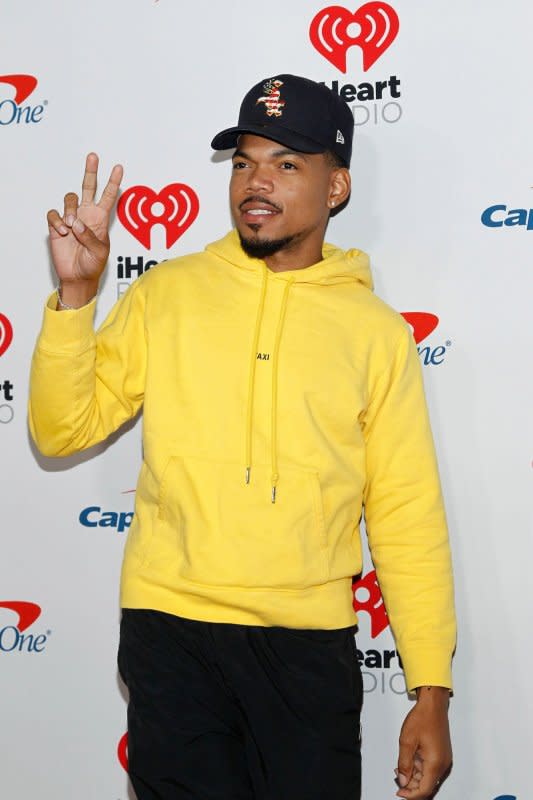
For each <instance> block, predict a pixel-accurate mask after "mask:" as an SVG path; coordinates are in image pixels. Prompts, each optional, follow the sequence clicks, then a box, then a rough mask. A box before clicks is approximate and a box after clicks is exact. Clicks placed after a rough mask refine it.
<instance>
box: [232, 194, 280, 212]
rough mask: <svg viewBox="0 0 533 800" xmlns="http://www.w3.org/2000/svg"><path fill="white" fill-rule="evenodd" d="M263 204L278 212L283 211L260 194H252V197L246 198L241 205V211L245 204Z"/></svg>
mask: <svg viewBox="0 0 533 800" xmlns="http://www.w3.org/2000/svg"><path fill="white" fill-rule="evenodd" d="M250 202H253V203H263V204H264V205H266V206H271V207H272V208H274V209H275V210H276V211H281V208H280V207H279V206H277V205H276V204H275V203H273V202H272V201H271V200H267V199H266V197H262V196H261V195H260V194H252V195H250V197H246V198H245V199H244V200H243V201H242V203H240V204H239V211H242V207H243V206H244V204H245V203H250Z"/></svg>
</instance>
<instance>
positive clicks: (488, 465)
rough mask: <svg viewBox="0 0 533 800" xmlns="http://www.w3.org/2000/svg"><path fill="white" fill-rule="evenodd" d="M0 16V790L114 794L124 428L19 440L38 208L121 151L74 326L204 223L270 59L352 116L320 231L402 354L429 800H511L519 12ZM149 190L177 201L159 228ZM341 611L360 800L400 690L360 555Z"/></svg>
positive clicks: (532, 198) (525, 763)
mask: <svg viewBox="0 0 533 800" xmlns="http://www.w3.org/2000/svg"><path fill="white" fill-rule="evenodd" d="M0 15H1V19H0V46H1V49H0V53H1V56H0V61H1V65H0V175H1V187H2V192H1V196H0V224H1V226H2V236H1V239H0V241H1V269H2V272H1V282H0V458H1V463H2V480H1V495H2V497H1V506H0V519H1V547H0V676H1V692H0V694H1V699H0V707H1V712H0V739H1V746H0V753H1V756H0V784H1V794H2V797H6V798H14V799H15V798H16V799H17V800H30V799H31V798H39V800H58V798H67V797H68V798H76V799H78V798H79V800H126V799H127V798H132V797H133V794H132V791H131V789H130V788H129V787H128V781H127V774H126V770H127V738H126V735H125V731H126V692H125V689H124V687H123V686H122V684H121V682H120V679H119V677H118V675H117V669H116V661H115V658H116V647H117V640H118V623H119V616H120V611H119V607H118V579H119V570H120V564H121V557H122V551H123V547H124V541H125V538H126V536H127V533H128V528H129V526H130V523H131V519H132V509H133V497H134V495H133V491H132V490H133V487H134V486H135V483H136V479H137V472H138V469H139V466H140V459H141V452H140V441H141V425H142V423H141V421H137V422H136V423H135V424H132V425H130V426H128V427H127V429H126V430H122V431H120V432H119V433H118V434H117V435H114V436H113V437H112V441H111V442H107V443H106V444H105V445H103V446H101V447H98V448H95V449H93V450H91V451H89V452H87V453H84V454H81V455H79V456H76V457H71V458H68V459H65V460H60V459H58V460H54V459H47V458H43V457H42V456H40V455H39V453H38V452H37V451H36V449H35V448H34V446H33V445H32V442H31V440H30V438H29V436H28V432H27V423H26V401H27V391H28V374H29V364H30V359H31V353H32V349H33V345H34V342H35V337H36V335H37V332H38V329H39V326H40V322H41V317H42V307H43V302H44V299H45V298H46V296H47V295H48V293H49V292H50V291H51V288H52V287H53V286H54V275H53V270H52V268H51V265H50V261H49V257H48V252H47V243H46V235H47V227H46V218H45V215H46V211H47V210H48V209H49V208H51V207H57V208H61V206H62V199H63V195H64V194H65V192H67V191H79V188H80V181H81V176H82V171H83V165H84V158H85V155H86V153H87V152H90V151H91V150H95V151H96V152H97V153H98V154H99V155H100V157H101V172H102V179H103V178H104V176H105V177H106V178H107V175H108V173H109V170H110V168H111V166H112V165H113V164H114V163H116V162H120V163H123V164H124V167H125V179H124V183H123V198H126V197H127V194H128V192H129V191H130V190H131V188H132V187H142V188H140V189H139V188H138V189H137V190H136V192H135V194H134V197H133V198H132V200H133V204H135V203H138V202H139V200H140V199H141V198H144V200H145V203H144V206H145V207H146V208H147V209H149V213H148V214H147V215H145V219H144V220H143V219H140V218H136V216H135V213H136V208H135V207H132V204H131V203H129V204H127V203H125V202H124V200H123V201H122V202H121V205H120V207H119V211H118V213H117V215H116V218H115V219H114V222H113V226H112V231H111V239H112V246H111V255H110V259H109V265H108V269H107V272H106V277H105V281H104V283H103V286H102V291H101V295H100V298H99V300H98V317H97V322H101V321H102V319H103V318H104V316H105V315H106V314H107V312H108V311H109V309H110V308H111V306H112V304H113V303H114V302H115V300H116V299H117V297H118V296H120V294H121V293H123V292H124V291H125V290H126V289H127V287H128V286H129V285H130V283H131V282H132V281H133V280H135V278H136V277H137V276H138V275H140V274H141V273H142V272H144V271H145V270H147V269H151V268H154V267H155V265H156V263H157V262H158V261H161V260H162V259H167V258H171V257H172V256H175V255H181V254H184V253H187V252H191V251H195V250H198V249H202V248H203V247H204V246H205V244H206V243H208V242H210V241H213V240H214V239H216V238H219V237H220V236H222V235H223V234H224V233H225V232H226V231H227V230H228V229H229V227H230V225H231V220H230V217H229V211H228V200H227V185H228V180H229V175H230V168H229V160H228V154H227V153H223V154H220V153H219V154H213V153H212V151H211V149H210V140H211V137H212V136H213V134H214V133H216V132H217V131H218V130H220V129H221V128H222V127H226V126H228V125H231V124H234V122H235V121H236V118H237V111H238V106H239V104H240V101H241V99H242V97H243V95H244V93H245V92H246V91H247V90H248V88H250V87H251V86H252V85H253V84H254V83H256V82H257V81H258V80H260V79H261V78H263V77H266V76H269V75H272V74H275V73H279V72H293V73H296V74H301V75H306V76H308V77H310V78H313V79H315V80H319V81H324V82H325V83H326V84H327V85H328V86H330V87H331V88H332V89H333V90H334V91H335V92H338V93H339V94H341V95H342V97H344V98H345V100H346V101H347V102H348V103H349V105H350V108H351V109H352V111H353V116H354V120H355V132H356V141H355V154H354V159H353V166H352V174H353V194H352V198H351V201H350V204H349V206H348V207H347V209H345V210H344V211H343V212H342V213H341V214H339V215H338V216H337V217H336V218H335V219H334V220H332V222H331V224H330V228H329V230H328V236H327V238H328V240H330V241H333V242H335V243H338V244H339V245H341V246H344V247H352V246H357V247H359V248H361V249H363V250H366V251H367V252H368V253H369V254H370V256H371V259H372V265H373V273H374V278H375V283H376V291H377V293H378V294H379V295H380V296H381V297H382V298H384V299H385V300H386V301H387V302H388V303H390V304H391V305H392V306H393V307H395V308H396V309H397V310H399V311H401V312H403V313H405V314H406V317H407V318H408V319H409V321H410V322H411V324H412V326H413V330H414V335H415V337H416V340H417V343H418V349H419V353H420V359H421V361H422V364H423V369H424V378H425V382H426V388H427V394H428V400H429V404H430V411H431V415H432V421H433V427H434V433H435V438H436V443H437V448H438V453H439V458H440V466H441V472H442V481H443V486H444V491H445V497H446V502H447V509H448V518H449V523H450V534H451V539H452V544H453V552H454V565H455V576H456V585H457V607H458V615H459V641H458V649H457V654H456V657H455V697H454V698H453V700H452V705H451V722H452V729H453V740H454V754H455V758H454V767H453V771H452V773H451V776H450V778H449V779H448V781H447V782H446V783H445V784H444V785H443V787H442V789H441V791H440V793H439V798H440V797H442V800H466V799H468V800H528V798H530V797H531V796H532V791H533V790H532V789H531V781H532V779H531V773H530V764H529V762H530V753H531V746H532V745H533V737H532V732H531V713H532V708H531V696H532V691H531V680H532V679H531V659H532V657H533V646H532V644H531V633H530V627H531V591H530V586H531V578H530V570H531V564H532V563H533V558H532V555H533V554H532V544H531V542H532V536H531V534H532V528H531V516H530V503H529V502H528V501H529V498H530V496H531V484H532V479H533V470H532V458H533V436H532V429H531V423H530V419H531V392H530V389H531V377H530V376H531V364H532V358H531V354H532V352H533V350H532V348H533V341H532V335H531V308H532V293H531V290H532V280H531V262H532V259H531V252H532V244H533V210H532V206H533V184H532V181H533V158H532V155H531V128H532V123H533V115H532V110H531V108H532V107H531V86H530V84H531V74H532V72H533V55H532V50H531V29H532V25H533V7H532V6H531V3H530V2H528V0H515V2H513V3H511V4H508V5H507V6H505V7H504V6H503V5H502V4H501V3H500V2H496V0H488V2H484V3H481V2H477V0H446V2H444V0H432V2H431V3H429V2H426V3H421V2H416V0H391V4H387V3H383V2H369V3H365V4H363V5H361V6H360V7H357V4H347V5H344V4H343V5H335V6H328V5H327V3H320V2H311V1H310V0H291V2H290V3H288V2H286V0H283V1H282V0H270V2H269V3H267V4H264V3H263V4H259V5H258V4H249V3H245V2H241V0H236V2H234V3H230V4H227V3H226V4H216V3H212V2H207V0H197V1H196V2H192V3H185V2H180V1H179V0H115V2H113V3H110V2H108V1H107V0H92V2H91V3H89V4H87V3H85V4H79V3H75V2H69V3H67V2H66V0H48V2H46V3H37V2H35V3H9V2H7V0H3V1H2V2H1V3H0ZM174 184H181V191H182V193H183V194H182V197H183V196H184V195H187V196H188V197H189V199H192V206H191V207H192V208H194V206H195V198H196V199H197V200H198V203H199V213H198V214H197V216H196V217H195V216H194V214H192V213H190V214H189V215H188V216H187V217H186V216H185V212H184V213H183V216H182V217H181V216H180V218H179V219H171V218H170V216H169V214H168V205H169V204H168V202H165V197H168V195H169V194H172V192H175V191H177V189H176V188H175V187H174V188H172V187H173V185H174ZM168 187H171V188H170V189H169V188H168ZM180 208H183V209H185V208H186V204H185V203H182V204H181V205H180ZM180 213H181V212H180ZM57 390H58V391H60V388H59V387H58V389H57ZM354 602H355V605H356V607H357V608H359V610H360V631H359V635H358V640H357V641H358V648H359V650H360V653H359V655H360V660H361V665H362V669H363V672H364V686H365V704H364V740H363V756H364V798H365V800H379V798H383V797H392V796H393V795H394V791H395V786H394V784H393V768H394V766H395V764H396V756H397V737H398V733H399V728H400V725H401V721H402V719H403V717H404V715H405V714H406V712H407V711H408V709H409V708H410V701H409V699H408V698H407V697H406V694H405V682H404V679H403V673H402V670H401V666H400V664H399V660H398V656H397V653H396V649H395V644H394V641H393V638H392V635H391V633H390V629H389V627H388V623H387V617H386V614H385V612H384V609H383V606H382V600H381V595H380V592H379V587H378V586H377V584H376V581H375V576H374V573H373V567H372V564H371V561H370V559H369V558H368V556H367V559H366V566H365V571H364V573H363V576H362V578H361V581H360V582H359V583H358V584H356V585H355V588H354ZM206 768H209V765H206ZM302 800H303V799H302Z"/></svg>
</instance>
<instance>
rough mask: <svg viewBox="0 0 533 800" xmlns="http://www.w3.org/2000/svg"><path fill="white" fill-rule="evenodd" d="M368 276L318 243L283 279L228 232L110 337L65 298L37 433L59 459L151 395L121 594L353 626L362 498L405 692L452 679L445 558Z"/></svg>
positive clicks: (47, 328)
mask: <svg viewBox="0 0 533 800" xmlns="http://www.w3.org/2000/svg"><path fill="white" fill-rule="evenodd" d="M371 288H372V281H371V277H370V270H369V266H368V259H367V257H366V255H365V254H364V253H362V252H360V251H358V250H348V251H342V250H340V249H338V248H336V247H334V246H332V245H328V244H325V245H324V248H323V260H322V261H320V262H319V263H317V264H314V265H312V266H310V267H307V268H305V269H301V270H291V271H287V272H282V273H273V272H270V271H269V270H268V269H267V268H266V266H265V264H264V262H262V261H259V260H257V259H253V258H249V257H248V256H247V255H246V254H245V253H244V252H243V251H242V249H241V247H240V244H239V240H238V237H237V234H236V232H235V231H232V232H231V233H229V234H228V235H227V236H226V237H224V239H222V240H220V241H219V242H215V243H214V244H212V245H209V246H208V247H207V248H206V250H205V251H204V252H202V253H197V254H194V255H190V256H185V257H182V258H177V259H174V260H170V261H167V262H164V263H162V264H160V265H158V266H157V267H155V268H153V269H152V270H150V272H148V273H145V274H144V275H143V276H142V277H141V278H139V279H138V280H137V281H135V283H134V284H133V285H132V287H131V288H130V289H129V290H128V292H127V293H126V294H125V295H124V296H123V297H121V299H120V300H119V301H118V302H117V303H116V305H115V306H114V308H113V309H112V310H111V312H110V314H109V315H108V317H107V319H106V321H105V322H104V324H103V325H102V326H101V327H100V329H99V331H98V333H97V334H95V333H94V330H93V317H94V309H95V303H94V302H92V303H90V304H89V305H87V306H85V307H84V308H82V309H79V310H76V311H61V312H58V311H55V304H54V300H53V298H50V300H49V302H48V304H47V306H46V308H45V312H44V321H43V327H42V330H41V333H40V336H39V340H38V342H37V346H36V349H35V353H34V357H33V362H32V371H31V391H30V401H29V424H30V429H31V432H32V435H33V437H34V439H35V442H36V444H37V446H38V447H39V449H40V450H41V451H42V452H43V453H44V454H46V455H52V456H66V455H68V454H69V453H73V452H76V451H78V450H82V449H84V448H87V447H90V446H91V445H93V444H95V443H96V442H99V441H101V440H103V439H105V438H106V437H107V436H108V435H109V434H110V433H111V432H112V431H114V430H116V429H117V428H118V427H119V426H120V425H121V424H122V423H123V422H125V421H126V420H128V419H130V418H131V417H133V416H134V415H135V414H136V413H137V412H138V411H139V410H140V409H141V407H142V408H143V463H142V467H141V470H140V474H139V479H138V484H137V491H136V498H135V515H134V519H133V522H132V526H131V529H130V532H129V535H128V541H127V544H126V551H125V556H124V564H123V570H122V581H121V602H122V605H123V607H130V608H154V609H159V610H162V611H166V612H168V613H174V614H178V615H181V616H184V617H189V618H191V619H200V620H211V621H214V622H233V623H241V624H251V625H267V626H270V625H282V626H286V627H295V628H322V629H333V628H342V627H346V626H348V625H352V624H353V623H354V622H355V621H356V616H355V613H354V610H353V603H352V599H353V598H352V592H351V582H352V576H353V575H355V574H357V573H358V572H359V571H360V569H361V544H360V537H359V524H360V520H361V514H362V507H363V503H364V506H365V508H364V513H365V520H366V528H367V534H368V539H369V544H370V548H371V553H372V558H373V560H374V563H375V566H376V569H377V573H378V578H379V581H380V585H381V589H382V592H383V595H384V599H385V603H386V606H387V609H388V613H389V618H390V621H391V626H392V629H393V631H394V634H395V637H396V642H397V646H398V650H399V652H400V654H401V657H402V660H403V664H404V668H405V671H406V676H407V682H408V686H409V688H413V687H415V686H417V685H422V684H435V685H441V686H448V687H451V677H450V661H451V653H452V650H453V646H454V641H455V622H454V611H453V590H452V578H451V564H450V554H449V548H448V537H447V530H446V520H445V514H444V510H443V505H442V497H441V490H440V485H439V477H438V472H437V466H436V461H435V454H434V448H433V443H432V437H431V431H430V427H429V421H428V415H427V410H426V404H425V400H424V394H423V383H422V375H421V369H420V364H419V359H418V354H417V351H416V346H415V344H414V340H413V337H412V335H411V332H410V330H409V328H408V326H407V325H406V323H405V322H404V320H403V318H402V317H401V315H399V314H397V313H396V312H394V311H393V310H392V309H390V308H389V307H388V306H387V305H386V304H385V303H383V302H382V301H381V300H379V299H378V298H376V297H375V296H374V295H373V293H372V291H371ZM250 349H251V352H252V358H251V359H250ZM274 490H275V491H274ZM273 500H275V502H272V501H273Z"/></svg>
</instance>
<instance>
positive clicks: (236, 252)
mask: <svg viewBox="0 0 533 800" xmlns="http://www.w3.org/2000/svg"><path fill="white" fill-rule="evenodd" d="M206 250H207V251H208V252H211V253H215V254H216V255H217V256H219V257H220V258H223V259H224V260H225V261H228V262H229V263H230V264H232V265H233V266H235V267H238V268H240V269H246V270H251V271H254V272H257V273H259V274H260V273H261V272H262V270H263V268H264V263H265V262H264V261H263V260H261V259H259V258H251V257H250V256H249V255H247V254H246V253H245V252H244V250H243V249H242V247H241V243H240V239H239V234H238V232H237V230H236V229H235V228H234V229H233V230H232V231H230V232H229V233H228V234H226V236H224V237H223V238H222V239H219V240H218V241H216V242H213V243H212V244H209V245H208V246H207V247H206ZM322 256H323V258H322V261H318V262H317V263H316V264H311V266H309V267H303V268H302V269H291V270H286V271H284V272H273V273H272V275H273V276H275V277H276V278H279V279H281V280H285V281H287V280H289V279H290V280H291V282H293V283H312V284H322V285H331V284H336V283H351V282H354V281H355V282H357V283H361V284H362V285H363V286H366V287H367V288H368V289H373V288H374V285H373V282H372V275H371V272H370V262H369V258H368V256H367V254H366V253H364V252H363V251H362V250H358V249H356V248H351V249H349V250H343V249H342V248H340V247H336V246H335V245H333V244H328V243H327V242H324V244H323V246H322Z"/></svg>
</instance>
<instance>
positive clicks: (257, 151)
mask: <svg viewBox="0 0 533 800" xmlns="http://www.w3.org/2000/svg"><path fill="white" fill-rule="evenodd" d="M334 172H335V171H334V170H333V169H332V166H331V164H330V162H329V160H328V159H327V158H326V156H325V155H324V154H323V153H318V154H315V153H313V154H309V153H300V152H297V151H295V150H291V149H290V148H287V147H286V146H285V145H282V144H278V143H277V142H273V141H272V140H270V139H265V138H263V137H262V136H254V135H252V134H248V133H246V134H242V135H241V137H240V139H239V143H238V146H237V149H236V151H235V154H234V156H233V171H232V176H231V181H230V204H231V212H232V215H233V218H234V221H235V225H236V227H237V230H238V232H239V234H240V236H241V241H242V243H243V247H244V249H245V250H246V251H247V252H249V254H250V255H255V256H256V257H258V258H264V257H265V255H271V254H272V253H275V252H279V251H280V250H291V251H295V250H296V249H302V248H304V249H306V250H308V249H310V248H311V247H314V248H315V249H317V248H320V249H321V247H322V241H323V237H324V231H325V228H326V225H327V221H328V218H329V212H330V210H331V206H330V200H331V196H332V192H333V191H334V189H333V183H334V178H333V175H334Z"/></svg>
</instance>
